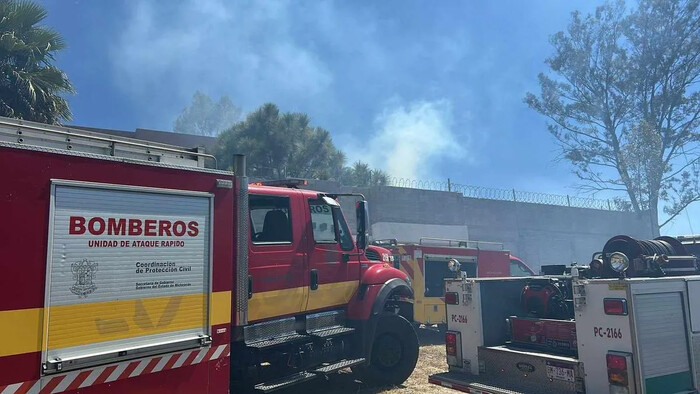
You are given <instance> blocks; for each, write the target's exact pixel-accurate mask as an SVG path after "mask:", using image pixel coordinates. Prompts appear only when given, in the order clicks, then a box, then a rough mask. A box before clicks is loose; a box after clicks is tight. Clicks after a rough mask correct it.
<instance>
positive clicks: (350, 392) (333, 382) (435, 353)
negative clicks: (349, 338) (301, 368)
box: [284, 329, 455, 394]
mask: <svg viewBox="0 0 700 394" xmlns="http://www.w3.org/2000/svg"><path fill="white" fill-rule="evenodd" d="M418 339H419V340H420V343H421V348H420V354H419V356H418V364H416V369H415V370H414V371H413V374H412V375H411V376H410V377H409V378H408V380H407V381H406V382H405V383H404V384H402V385H401V386H394V387H371V386H367V385H365V384H363V383H362V382H360V381H358V380H355V377H354V376H353V374H352V373H349V372H346V373H343V372H341V373H339V374H336V375H331V376H330V377H329V380H328V381H323V380H316V381H312V382H309V383H307V384H301V385H298V386H295V387H291V388H290V389H289V390H285V391H284V393H285V394H287V393H289V394H291V393H301V392H304V393H309V394H316V393H318V394H321V393H342V394H376V393H392V394H404V393H406V394H407V393H423V394H427V393H444V394H454V393H455V391H453V390H449V389H446V388H443V387H440V386H436V385H434V384H430V383H428V375H432V374H434V373H438V372H444V371H446V370H447V363H446V362H445V345H444V337H443V334H441V333H436V332H433V331H429V330H425V329H420V330H418Z"/></svg>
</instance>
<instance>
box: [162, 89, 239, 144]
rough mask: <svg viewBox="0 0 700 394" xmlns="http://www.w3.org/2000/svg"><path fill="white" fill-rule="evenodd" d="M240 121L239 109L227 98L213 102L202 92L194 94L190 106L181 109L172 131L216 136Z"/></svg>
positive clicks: (223, 97)
mask: <svg viewBox="0 0 700 394" xmlns="http://www.w3.org/2000/svg"><path fill="white" fill-rule="evenodd" d="M240 120H241V109H240V108H238V107H236V106H235V105H234V104H233V102H232V101H231V99H230V98H229V97H228V96H222V97H221V98H219V101H217V102H214V101H213V100H212V99H211V97H209V96H207V95H206V94H204V93H202V92H199V91H197V92H195V94H194V95H193V96H192V104H190V106H189V107H186V108H183V110H182V113H180V115H179V116H178V117H177V119H175V123H174V124H173V131H175V132H178V133H186V134H197V135H206V136H217V135H219V133H221V132H222V131H224V130H226V129H227V128H229V127H231V126H233V125H234V124H235V123H236V122H238V121H240Z"/></svg>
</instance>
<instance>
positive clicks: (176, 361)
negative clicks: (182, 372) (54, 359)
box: [0, 345, 231, 394]
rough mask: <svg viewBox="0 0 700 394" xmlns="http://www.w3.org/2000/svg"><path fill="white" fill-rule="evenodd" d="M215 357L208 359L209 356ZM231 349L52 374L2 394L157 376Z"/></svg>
mask: <svg viewBox="0 0 700 394" xmlns="http://www.w3.org/2000/svg"><path fill="white" fill-rule="evenodd" d="M208 354H211V355H212V356H211V358H209V359H207V357H206V356H207V355H208ZM230 354H231V347H230V346H229V345H219V346H215V347H212V348H204V349H195V350H187V351H184V352H178V353H173V354H169V355H165V356H153V357H149V358H145V359H141V360H133V361H125V362H121V363H118V364H113V365H108V366H101V367H95V368H92V369H81V370H78V371H72V372H68V373H66V374H63V375H51V376H46V377H44V378H41V379H40V380H34V381H28V382H18V383H12V384H9V385H6V386H0V394H20V393H22V394H24V393H30V394H39V393H41V394H43V393H49V394H53V393H61V392H64V391H67V390H75V389H78V388H84V387H89V386H94V385H98V384H102V383H106V382H114V381H116V380H122V379H127V378H133V377H136V376H141V375H146V374H149V373H156V372H159V371H164V370H168V369H175V368H179V367H181V366H187V365H194V364H199V363H202V362H207V361H210V360H216V359H218V358H223V357H229V356H230Z"/></svg>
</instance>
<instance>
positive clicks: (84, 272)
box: [70, 259, 97, 298]
mask: <svg viewBox="0 0 700 394" xmlns="http://www.w3.org/2000/svg"><path fill="white" fill-rule="evenodd" d="M70 268H71V272H72V273H73V279H75V284H73V286H71V288H70V291H71V293H73V294H75V295H77V296H78V297H80V298H85V297H87V295H88V294H90V293H92V292H94V291H95V290H96V289H97V286H96V285H95V283H93V280H94V279H95V273H96V272H97V263H96V262H94V261H90V260H88V259H83V260H81V261H77V262H75V263H73V264H71V265H70Z"/></svg>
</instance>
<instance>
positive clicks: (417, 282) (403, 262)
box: [373, 237, 534, 326]
mask: <svg viewBox="0 0 700 394" xmlns="http://www.w3.org/2000/svg"><path fill="white" fill-rule="evenodd" d="M373 244H374V245H378V246H382V247H386V248H387V249H389V250H390V251H391V256H390V257H391V258H393V264H394V266H395V267H396V268H399V269H401V270H402V271H403V272H405V273H406V274H407V275H408V277H409V278H410V279H411V281H412V285H413V291H414V294H415V302H414V304H413V319H414V322H415V323H418V324H425V325H432V324H437V325H439V326H442V325H444V324H445V323H446V320H445V299H444V294H445V286H444V279H445V278H446V277H450V276H451V275H452V273H451V271H450V268H449V265H450V262H452V263H453V264H454V263H455V262H457V263H458V264H460V266H461V272H463V273H465V275H467V276H468V277H471V278H474V277H486V278H488V277H507V276H532V275H534V272H533V271H532V270H531V269H530V267H528V266H527V264H525V263H524V262H523V261H522V260H520V259H519V258H517V257H515V256H513V255H511V254H510V252H509V251H507V250H505V248H504V246H503V244H502V243H499V242H484V241H465V240H455V239H444V238H430V237H422V238H420V240H419V241H418V243H410V242H407V243H402V242H398V241H397V240H395V239H385V240H376V241H374V242H373Z"/></svg>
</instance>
